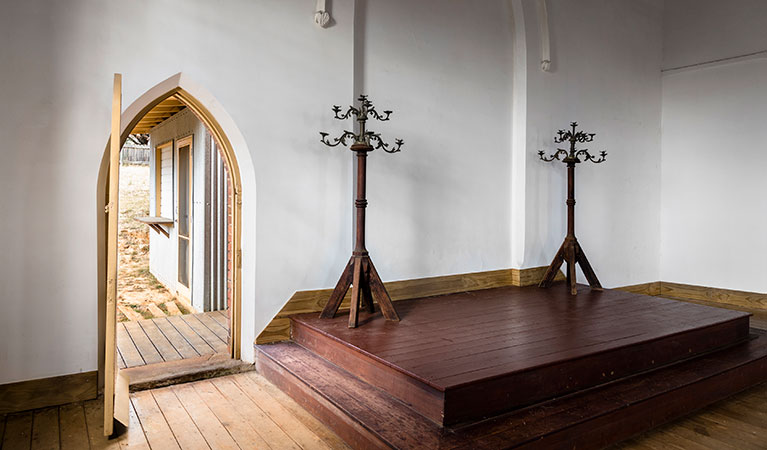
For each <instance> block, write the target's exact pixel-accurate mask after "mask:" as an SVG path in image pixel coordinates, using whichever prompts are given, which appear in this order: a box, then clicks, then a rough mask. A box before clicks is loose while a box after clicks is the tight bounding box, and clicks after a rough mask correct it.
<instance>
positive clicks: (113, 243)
mask: <svg viewBox="0 0 767 450" xmlns="http://www.w3.org/2000/svg"><path fill="white" fill-rule="evenodd" d="M121 112H122V75H120V74H119V73H116V74H115V77H114V89H113V92H112V131H111V134H110V138H109V182H108V184H107V205H106V208H105V209H106V213H107V284H106V286H107V292H106V296H107V298H106V321H105V324H106V345H105V346H104V347H105V352H106V354H105V355H104V435H105V436H111V435H112V434H113V432H114V424H115V421H117V422H119V423H121V424H122V425H124V426H126V427H127V426H128V420H129V417H128V413H129V411H128V408H129V407H128V401H129V399H128V380H127V378H126V377H125V376H123V374H120V371H119V369H118V368H117V361H116V358H115V355H116V346H117V340H116V335H117V216H118V214H119V212H120V208H119V205H118V200H119V179H120V178H119V177H120V114H121Z"/></svg>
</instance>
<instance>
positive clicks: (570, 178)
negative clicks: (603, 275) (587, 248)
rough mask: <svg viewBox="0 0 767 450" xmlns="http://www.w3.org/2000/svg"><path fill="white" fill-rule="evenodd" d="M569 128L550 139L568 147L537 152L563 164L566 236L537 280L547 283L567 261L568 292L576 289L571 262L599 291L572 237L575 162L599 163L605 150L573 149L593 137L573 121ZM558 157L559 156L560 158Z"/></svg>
mask: <svg viewBox="0 0 767 450" xmlns="http://www.w3.org/2000/svg"><path fill="white" fill-rule="evenodd" d="M570 126H571V127H572V129H571V130H567V131H565V130H559V131H558V132H557V136H555V137H554V142H555V143H557V144H560V143H562V142H569V143H570V150H569V151H567V150H565V149H561V148H558V149H557V151H556V152H555V153H553V154H551V155H550V156H548V157H547V156H545V152H544V151H543V150H541V151H539V152H538V156H540V158H541V159H542V160H543V161H546V162H551V161H554V160H557V161H562V162H563V163H565V164H567V236H565V241H564V242H563V243H562V246H561V247H560V248H559V251H558V252H557V255H556V256H555V257H554V260H553V261H551V265H549V268H548V270H546V274H545V275H544V276H543V280H541V283H540V285H539V286H540V287H544V288H545V287H549V286H551V283H552V282H553V281H554V278H555V277H556V276H557V273H559V268H560V267H561V266H562V263H563V262H566V263H567V274H566V275H567V285H568V286H569V287H570V294H572V295H577V293H578V291H577V289H576V286H575V264H576V263H577V264H580V265H581V269H583V273H584V275H586V279H587V280H588V282H589V286H591V289H593V290H597V291H601V290H602V285H601V284H599V279H597V275H596V273H594V269H593V268H592V267H591V264H589V260H588V259H586V254H585V253H584V252H583V248H581V245H580V244H579V243H578V239H577V238H576V237H575V165H576V164H579V163H581V162H585V161H591V162H593V163H595V164H599V163H601V162H604V161H605V158H606V156H607V152H604V151H603V152H600V153H599V157H595V156H594V155H592V154H591V153H589V151H588V149H580V150H577V149H576V148H575V146H576V144H582V143H585V142H591V141H593V140H594V133H584V132H583V131H576V130H575V129H576V127H577V126H578V123H577V122H573V123H571V124H570ZM560 157H562V158H561V159H560Z"/></svg>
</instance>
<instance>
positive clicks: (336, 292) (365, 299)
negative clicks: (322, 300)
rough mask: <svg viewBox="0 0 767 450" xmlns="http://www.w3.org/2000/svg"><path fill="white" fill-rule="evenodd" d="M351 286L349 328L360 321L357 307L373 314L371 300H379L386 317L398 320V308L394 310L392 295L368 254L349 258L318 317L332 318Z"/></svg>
mask: <svg viewBox="0 0 767 450" xmlns="http://www.w3.org/2000/svg"><path fill="white" fill-rule="evenodd" d="M349 287H351V289H352V298H351V305H350V308H349V328H356V327H357V325H358V323H359V317H358V313H359V310H360V308H363V309H365V310H366V311H367V312H369V313H372V312H374V311H375V307H374V306H373V299H374V298H375V300H376V301H378V306H380V307H381V313H383V316H384V318H386V320H392V321H399V316H398V315H397V311H396V310H395V309H394V305H393V304H392V301H391V297H389V293H388V292H386V287H385V286H384V284H383V281H381V277H380V276H379V275H378V271H376V268H375V266H374V265H373V261H372V260H371V259H370V256H369V255H353V256H352V257H351V259H349V263H348V264H347V265H346V268H345V269H344V271H343V273H342V274H341V278H340V279H339V280H338V283H337V284H336V287H335V289H333V293H332V294H330V299H329V300H328V303H327V304H326V305H325V308H323V309H322V313H320V317H321V318H323V319H332V318H333V317H335V315H336V312H337V311H338V308H339V307H340V306H341V302H342V301H343V299H344V296H346V292H347V291H348V290H349Z"/></svg>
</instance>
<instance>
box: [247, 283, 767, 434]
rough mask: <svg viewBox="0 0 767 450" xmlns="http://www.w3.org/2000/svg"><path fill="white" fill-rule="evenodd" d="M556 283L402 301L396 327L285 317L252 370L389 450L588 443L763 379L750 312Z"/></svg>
mask: <svg viewBox="0 0 767 450" xmlns="http://www.w3.org/2000/svg"><path fill="white" fill-rule="evenodd" d="M562 286H563V285H559V286H555V287H554V288H552V289H549V290H542V289H538V288H535V287H531V288H516V287H509V288H498V289H489V290H485V291H475V292H471V293H463V294H453V295H446V296H441V297H433V298H428V299H417V300H410V301H403V302H398V304H397V307H398V312H400V316H401V318H402V321H401V322H400V323H399V324H396V323H386V322H385V321H384V320H383V319H382V318H381V317H380V315H379V314H373V315H371V316H367V317H363V318H362V324H361V326H360V328H358V329H354V330H350V329H348V328H347V326H346V320H345V318H344V317H339V318H337V319H333V320H320V319H318V318H317V317H316V315H303V316H294V317H293V339H294V341H295V343H288V344H276V345H266V346H259V348H258V350H259V351H258V353H259V354H258V359H257V368H258V370H259V371H261V372H262V373H263V374H264V375H266V376H267V378H269V379H271V380H272V381H273V382H275V383H276V384H277V385H278V386H280V387H282V388H283V389H285V390H286V391H287V392H288V393H290V394H291V395H293V396H294V397H295V398H296V399H297V400H298V401H299V402H300V403H302V404H303V405H304V406H305V407H307V408H309V409H310V410H313V411H315V413H316V414H318V415H319V416H320V417H322V418H323V420H326V423H329V424H330V425H331V426H332V427H334V428H335V429H336V431H337V432H338V433H339V434H340V435H342V436H343V437H344V438H346V439H351V441H350V443H352V445H353V446H360V447H368V446H370V445H374V444H375V445H379V444H385V445H392V446H394V447H398V448H419V447H431V448H433V447H434V446H439V447H446V448H453V447H462V446H467V447H472V448H506V447H513V446H516V445H522V444H530V443H535V442H537V443H540V442H543V441H540V440H541V439H543V440H544V441H545V442H547V443H552V442H560V441H558V440H559V439H561V438H562V436H569V437H567V438H566V439H573V438H574V437H573V435H572V434H571V433H573V432H576V431H574V430H580V431H577V432H576V433H586V431H587V430H589V431H588V433H586V434H584V436H591V438H590V439H586V440H582V441H579V442H580V444H581V445H585V444H588V445H586V446H587V447H598V446H601V445H606V444H609V443H610V442H615V441H617V440H620V439H623V438H626V437H628V436H631V435H632V434H634V433H636V432H639V431H643V430H645V429H647V428H649V427H652V426H654V425H657V424H659V423H662V422H665V421H667V420H670V419H672V418H674V417H677V416H679V415H681V414H684V413H686V412H689V411H691V410H693V409H695V408H699V407H701V406H704V405H706V404H708V403H710V402H712V401H715V400H717V399H719V398H722V397H724V396H727V395H729V394H732V393H734V392H737V391H739V390H741V389H743V388H745V387H748V386H750V385H752V384H755V383H757V382H759V381H761V380H767V344H765V341H767V338H765V337H759V338H755V339H751V340H749V327H748V320H749V315H748V314H747V313H742V312H738V311H728V310H721V309H718V308H711V307H706V306H700V305H693V304H687V303H681V302H676V301H672V300H666V299H660V298H654V297H648V296H644V295H637V294H631V293H626V292H620V291H610V290H607V291H604V292H601V293H598V292H591V291H589V290H588V289H587V288H584V289H583V291H582V292H580V293H579V295H578V297H577V298H574V297H571V296H570V295H569V293H568V292H567V291H566V290H565V289H564V288H563V287H562ZM687 396H690V398H687ZM648 405H649V406H648ZM503 413H506V414H505V415H501V416H499V414H503ZM607 418H609V420H608V419H607ZM487 419H490V420H487ZM616 420H617V422H614V421H616ZM392 421H393V422H392ZM397 424H399V425H397ZM522 424H525V425H524V426H522ZM616 424H617V425H616ZM442 425H444V427H443V426H442ZM579 427H580V428H579ZM595 427H596V428H595ZM600 427H601V428H600ZM615 427H617V429H616V428H615ZM344 429H345V430H346V431H343V430H344ZM596 429H599V430H602V431H600V432H599V433H607V435H604V436H603V435H598V436H597V435H594V433H595V431H593V430H596ZM568 430H569V431H568ZM563 433H565V434H563ZM403 434H404V435H406V438H403V437H402V436H401V435H403ZM397 436H399V437H397ZM407 436H411V437H412V439H410V438H407ZM500 436H502V437H500ZM555 437H556V438H555ZM403 439H404V440H403ZM552 439H554V440H552ZM579 439H580V438H579ZM485 440H487V445H485V444H482V445H479V444H477V443H478V442H484V441H485ZM592 441H593V442H596V443H599V445H594V444H590V442H592ZM376 442H377V444H376ZM568 442H569V441H568ZM427 443H428V444H433V445H427Z"/></svg>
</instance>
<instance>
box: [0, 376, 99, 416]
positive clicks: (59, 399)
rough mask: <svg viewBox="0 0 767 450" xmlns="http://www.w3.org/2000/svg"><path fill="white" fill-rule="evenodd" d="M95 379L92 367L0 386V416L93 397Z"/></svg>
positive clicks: (95, 394)
mask: <svg viewBox="0 0 767 450" xmlns="http://www.w3.org/2000/svg"><path fill="white" fill-rule="evenodd" d="M97 380H98V372H97V371H95V370H94V371H92V372H82V373H75V374H72V375H62V376H58V377H50V378H40V379H37V380H28V381H19V382H16V383H8V384H3V385H0V415H3V414H8V413H12V412H17V411H26V410H28V409H37V408H45V407H47V406H56V405H63V404H65V403H72V402H80V401H85V400H91V399H94V398H96V397H97V396H98V386H97Z"/></svg>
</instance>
